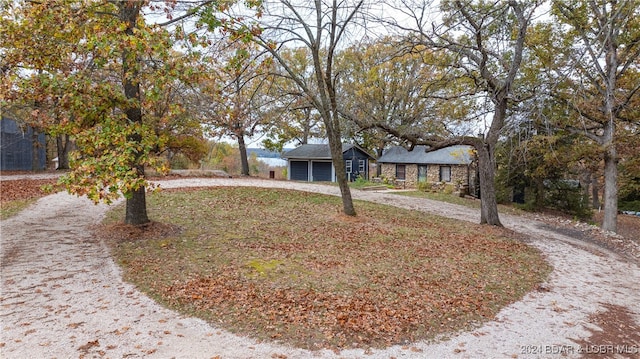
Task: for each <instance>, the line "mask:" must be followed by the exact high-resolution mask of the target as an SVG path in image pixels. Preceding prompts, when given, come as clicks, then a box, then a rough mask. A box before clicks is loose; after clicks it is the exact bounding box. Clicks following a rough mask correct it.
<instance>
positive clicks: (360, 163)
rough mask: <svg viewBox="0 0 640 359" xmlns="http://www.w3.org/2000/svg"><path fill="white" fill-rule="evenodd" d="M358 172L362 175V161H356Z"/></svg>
mask: <svg viewBox="0 0 640 359" xmlns="http://www.w3.org/2000/svg"><path fill="white" fill-rule="evenodd" d="M358 172H360V173H363V172H365V170H364V160H358Z"/></svg>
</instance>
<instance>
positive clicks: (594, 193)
mask: <svg viewBox="0 0 640 359" xmlns="http://www.w3.org/2000/svg"><path fill="white" fill-rule="evenodd" d="M591 203H592V206H593V208H596V209H600V185H599V184H598V176H596V175H594V176H593V177H592V178H591Z"/></svg>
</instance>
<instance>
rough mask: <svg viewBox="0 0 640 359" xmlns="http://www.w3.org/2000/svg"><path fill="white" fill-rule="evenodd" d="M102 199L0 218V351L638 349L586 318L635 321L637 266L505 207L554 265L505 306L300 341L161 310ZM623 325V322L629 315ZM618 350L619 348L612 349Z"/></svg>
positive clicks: (457, 209) (472, 353) (61, 197)
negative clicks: (370, 337)
mask: <svg viewBox="0 0 640 359" xmlns="http://www.w3.org/2000/svg"><path fill="white" fill-rule="evenodd" d="M161 185H162V187H165V188H169V187H186V186H230V185H233V186H262V187H278V188H291V189H299V190H304V191H313V192H321V193H327V194H332V195H338V194H339V190H338V188H337V187H331V186H323V185H314V184H305V183H294V182H283V181H267V180H255V179H218V178H211V179H179V180H167V181H163V182H161ZM352 193H353V197H354V198H355V199H363V200H368V201H374V202H380V203H387V204H390V205H393V206H397V207H404V208H409V209H415V210H419V211H425V212H431V213H435V214H439V215H443V216H446V217H452V218H456V219H460V220H467V221H471V222H477V221H478V220H479V213H478V211H477V210H473V209H469V208H466V207H462V206H457V205H452V204H446V203H442V202H435V201H430V200H426V199H417V198H409V197H403V196H397V195H393V194H389V193H385V192H369V191H366V192H365V191H358V190H353V192H352ZM107 210H108V207H107V206H104V205H98V206H95V205H93V204H92V203H91V202H89V201H88V200H86V199H84V198H77V197H73V196H70V195H67V194H65V193H58V194H54V195H50V196H47V197H44V198H42V199H40V200H39V201H38V202H37V203H36V204H34V205H33V206H31V207H29V208H28V209H26V210H25V211H23V212H21V213H20V214H18V215H17V216H15V217H12V218H10V219H7V220H4V221H2V226H1V230H2V232H1V247H0V255H1V269H2V277H1V282H0V284H1V285H2V289H1V294H0V320H1V323H0V325H1V334H0V357H2V358H102V357H104V358H216V357H219V358H392V357H395V358H516V357H517V358H538V357H539V358H549V357H562V358H565V357H568V358H576V357H581V355H582V354H581V353H580V352H581V351H590V352H592V353H593V352H594V351H598V353H597V354H603V355H602V356H600V357H602V358H605V357H607V358H610V357H620V358H625V357H634V358H635V357H640V343H638V342H637V341H634V340H632V341H630V342H624V340H628V339H624V338H626V337H621V342H619V343H615V344H616V345H615V346H611V347H609V346H607V347H603V348H599V347H597V345H600V344H602V343H598V342H592V341H591V340H593V338H594V337H592V336H591V335H592V333H594V332H596V333H597V332H598V330H599V329H600V328H598V326H597V323H596V322H595V321H594V320H593V318H594V316H595V315H597V314H598V313H604V312H606V311H607V310H608V309H607V308H611V307H612V306H615V307H616V308H621V309H622V310H624V311H625V312H626V313H627V314H629V316H630V318H632V319H631V320H632V321H635V324H633V325H635V326H633V327H634V328H637V325H638V323H640V287H639V286H640V284H639V283H640V268H639V267H638V264H637V263H636V262H633V261H629V260H626V259H623V258H622V257H620V256H618V255H617V254H615V253H613V252H610V251H608V250H605V249H603V248H601V247H598V246H595V245H593V244H589V243H585V242H581V241H579V240H576V239H574V238H571V237H567V236H564V235H561V234H559V233H556V232H553V231H551V230H549V229H545V228H548V227H547V226H544V225H543V224H542V223H538V222H535V221H532V220H530V219H526V218H522V217H515V216H507V215H502V216H501V219H502V221H503V224H505V226H507V227H509V228H511V229H513V230H515V231H518V232H521V233H525V234H527V235H529V236H530V239H531V243H530V244H531V245H532V246H535V247H537V248H539V249H540V250H541V251H542V252H543V253H544V254H545V256H546V258H547V259H548V261H549V262H550V263H551V264H552V265H553V266H554V271H553V273H552V274H551V276H550V278H549V281H548V282H547V283H545V284H544V285H543V287H542V288H541V290H539V291H534V292H531V293H529V294H528V295H527V296H526V297H525V298H524V299H523V300H521V301H519V302H517V303H514V304H513V305H510V306H508V307H506V308H504V309H503V310H502V311H501V312H500V313H499V314H498V315H497V316H496V318H494V320H493V321H491V322H488V323H486V324H484V325H483V326H482V327H479V328H477V329H476V330H473V331H471V332H466V333H460V334H458V335H454V336H451V337H450V338H443V340H442V341H439V342H437V343H426V342H419V343H413V344H410V345H407V346H394V347H390V348H387V349H384V350H372V351H367V352H365V351H364V350H361V349H357V350H345V351H342V352H340V353H334V352H332V351H328V350H325V351H316V352H311V351H306V350H300V349H295V348H290V347H284V346H278V345H274V344H271V343H257V342H255V341H253V340H251V339H247V338H244V337H238V336H235V335H232V334H230V333H227V332H225V331H224V330H222V329H220V328H216V327H215V326H212V325H210V324H208V323H205V322H203V321H201V320H198V319H193V318H188V317H184V316H181V315H179V314H177V313H175V312H173V311H171V310H168V309H165V308H163V307H161V306H159V305H158V304H156V303H155V302H153V301H152V300H151V299H149V298H147V297H146V296H144V295H143V294H141V293H140V292H138V291H137V290H136V289H135V288H134V287H133V286H131V285H130V284H128V283H125V282H123V281H122V279H121V274H120V270H119V268H118V267H117V266H116V265H115V264H114V263H113V261H112V260H111V257H110V255H109V251H108V249H107V247H106V246H105V245H104V244H103V243H101V242H100V241H98V240H95V239H94V238H92V236H91V231H90V227H91V226H92V225H93V224H96V223H98V222H99V221H100V220H101V218H102V217H103V215H104V213H105V212H106V211H107ZM627 324H629V323H627ZM620 350H622V351H624V354H616V351H620Z"/></svg>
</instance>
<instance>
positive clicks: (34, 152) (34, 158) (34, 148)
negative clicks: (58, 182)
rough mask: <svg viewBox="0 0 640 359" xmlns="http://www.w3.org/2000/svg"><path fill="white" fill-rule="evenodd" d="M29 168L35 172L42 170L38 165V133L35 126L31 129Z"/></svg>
mask: <svg viewBox="0 0 640 359" xmlns="http://www.w3.org/2000/svg"><path fill="white" fill-rule="evenodd" d="M31 131H32V132H31V170H33V171H35V172H39V171H42V167H41V166H40V146H41V145H40V141H38V136H39V135H40V133H39V132H38V131H36V129H35V128H33V129H32V130H31Z"/></svg>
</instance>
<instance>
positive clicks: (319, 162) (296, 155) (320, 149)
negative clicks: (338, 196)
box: [282, 144, 374, 182]
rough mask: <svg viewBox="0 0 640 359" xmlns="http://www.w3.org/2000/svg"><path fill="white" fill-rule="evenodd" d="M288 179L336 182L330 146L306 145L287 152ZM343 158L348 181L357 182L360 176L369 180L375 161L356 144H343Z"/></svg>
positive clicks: (284, 156)
mask: <svg viewBox="0 0 640 359" xmlns="http://www.w3.org/2000/svg"><path fill="white" fill-rule="evenodd" d="M282 158H284V159H285V160H287V179H289V180H294V181H309V182H312V181H328V182H336V171H335V168H334V167H333V162H332V161H331V151H330V150H329V145H328V144H305V145H301V146H300V147H296V148H294V149H292V150H290V151H287V152H285V153H284V154H283V155H282ZM342 158H343V159H344V164H345V168H346V171H347V179H348V180H350V181H355V179H356V178H358V177H359V176H361V177H363V178H365V179H369V163H370V162H371V160H373V159H374V157H373V156H371V155H370V154H368V153H367V152H366V151H365V150H363V149H362V148H360V147H359V146H357V145H354V144H342Z"/></svg>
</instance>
